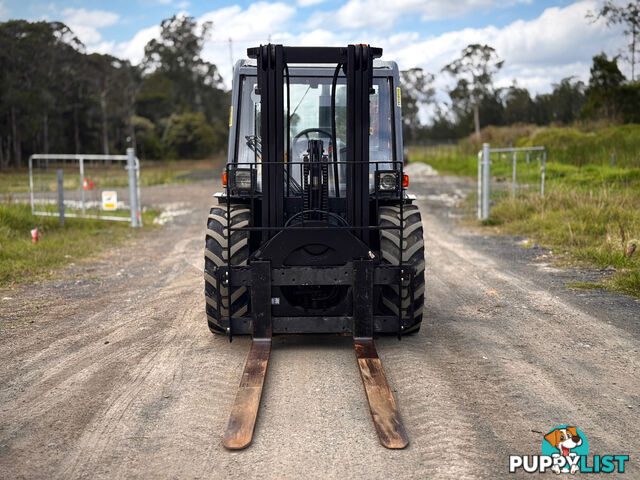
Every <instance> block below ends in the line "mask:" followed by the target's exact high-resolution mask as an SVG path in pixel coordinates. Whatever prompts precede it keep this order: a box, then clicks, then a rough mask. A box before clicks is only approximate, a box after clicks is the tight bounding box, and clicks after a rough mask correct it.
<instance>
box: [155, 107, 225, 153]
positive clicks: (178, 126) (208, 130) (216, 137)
mask: <svg viewBox="0 0 640 480" xmlns="http://www.w3.org/2000/svg"><path fill="white" fill-rule="evenodd" d="M223 141H224V140H223V138H222V136H221V135H220V134H219V133H218V132H217V131H216V130H215V129H214V128H213V127H212V126H211V125H209V124H208V123H207V120H206V119H205V116H204V114H202V113H193V112H188V113H183V114H180V115H172V116H171V117H170V118H169V123H168V125H167V133H166V137H165V148H166V152H167V153H166V155H165V156H166V157H168V158H192V159H193V158H207V157H211V156H212V155H213V154H214V153H215V151H216V150H217V149H219V148H220V146H221V144H222V142H223Z"/></svg>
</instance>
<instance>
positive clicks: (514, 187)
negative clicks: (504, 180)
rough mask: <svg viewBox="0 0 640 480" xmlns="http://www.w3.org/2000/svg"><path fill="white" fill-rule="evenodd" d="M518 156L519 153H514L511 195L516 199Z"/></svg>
mask: <svg viewBox="0 0 640 480" xmlns="http://www.w3.org/2000/svg"><path fill="white" fill-rule="evenodd" d="M516 155H518V152H513V173H512V177H513V178H512V179H511V195H513V197H514V198H515V196H516V168H517V163H518V162H517V158H516Z"/></svg>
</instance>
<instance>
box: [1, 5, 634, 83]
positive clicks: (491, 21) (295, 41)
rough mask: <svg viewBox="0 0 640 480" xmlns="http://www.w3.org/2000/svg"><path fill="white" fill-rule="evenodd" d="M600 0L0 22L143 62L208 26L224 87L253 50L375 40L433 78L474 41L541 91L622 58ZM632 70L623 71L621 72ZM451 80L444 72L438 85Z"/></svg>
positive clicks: (16, 13)
mask: <svg viewBox="0 0 640 480" xmlns="http://www.w3.org/2000/svg"><path fill="white" fill-rule="evenodd" d="M600 3H601V2H599V1H598V0H578V1H569V0H560V1H550V0H545V1H533V0H501V1H500V0H347V1H344V2H339V1H336V0H295V1H287V2H284V1H277V0H265V1H249V0H244V1H235V2H234V1H214V2H211V1H209V2H200V1H196V0H110V1H104V0H85V1H80V0H50V1H38V0H36V1H24V0H23V1H19V0H0V20H7V19H9V18H25V19H28V20H38V19H47V20H61V21H64V22H65V23H67V24H68V25H69V26H70V27H71V28H72V29H73V30H74V32H75V33H76V34H77V35H78V37H79V38H80V39H81V40H82V41H83V42H84V43H85V45H86V48H87V51H98V52H103V53H111V54H113V55H116V56H119V57H125V58H128V59H130V60H132V61H133V62H134V63H136V62H138V61H139V60H140V58H141V57H142V53H143V49H144V45H145V44H146V43H147V42H148V41H149V40H150V39H151V38H153V37H154V36H156V35H157V34H158V32H159V27H158V25H159V24H160V22H161V21H162V19H163V18H167V17H170V16H171V15H173V14H177V13H183V14H188V15H192V16H194V17H196V18H197V19H198V20H199V21H207V20H209V21H212V22H213V24H214V26H213V32H212V34H211V38H210V39H209V41H208V42H207V44H206V46H205V49H204V52H203V56H204V57H205V58H206V59H207V60H209V61H212V62H214V63H216V65H218V68H219V69H220V71H221V73H222V75H223V78H224V79H225V81H226V82H227V84H228V81H229V78H230V71H231V59H230V53H229V38H231V39H232V44H231V47H232V56H233V58H234V59H237V58H240V57H241V56H244V53H245V52H246V48H247V47H249V46H253V45H257V44H259V43H261V42H262V43H265V42H267V41H268V39H269V38H271V40H272V41H274V42H278V43H285V44H289V45H344V44H347V43H349V42H358V43H370V44H372V45H375V46H379V47H383V48H384V50H385V58H386V59H394V60H396V61H398V63H399V65H400V67H401V68H410V67H415V66H418V67H422V68H424V69H425V70H427V71H430V72H433V73H437V72H439V71H440V69H441V68H442V66H444V65H445V64H446V63H448V62H450V61H451V60H452V59H453V58H455V57H456V55H458V54H459V52H460V51H461V50H462V48H464V47H465V46H466V45H467V44H469V43H487V44H489V45H492V46H493V47H495V48H496V49H497V51H498V53H499V55H500V56H501V57H502V58H503V59H504V60H505V66H504V68H503V70H502V71H501V72H500V74H499V76H498V78H497V83H498V84H499V85H501V86H506V85H510V84H511V83H512V82H513V81H514V80H516V81H517V83H518V84H519V85H522V86H526V87H527V88H529V89H530V90H532V91H533V92H545V91H549V90H550V89H551V84H552V83H554V82H557V81H559V80H560V79H562V78H564V77H567V76H575V77H577V78H580V79H582V80H585V81H586V80H588V77H589V67H590V65H591V58H592V57H593V55H595V54H597V53H600V52H602V51H604V52H606V53H607V54H609V55H615V54H618V53H620V51H621V49H622V48H623V47H624V45H625V39H624V37H623V35H622V33H621V29H620V28H614V29H611V28H608V27H606V26H605V25H604V24H603V22H596V23H590V22H589V21H588V20H587V19H586V18H585V15H586V13H587V12H589V11H591V10H594V9H596V8H597V7H598V6H599V5H600ZM625 68H626V66H625V67H624V68H623V71H628V69H627V70H625ZM447 81H448V79H447V78H446V77H445V76H443V75H439V76H438V80H437V86H438V87H440V88H442V89H444V88H446V82H447Z"/></svg>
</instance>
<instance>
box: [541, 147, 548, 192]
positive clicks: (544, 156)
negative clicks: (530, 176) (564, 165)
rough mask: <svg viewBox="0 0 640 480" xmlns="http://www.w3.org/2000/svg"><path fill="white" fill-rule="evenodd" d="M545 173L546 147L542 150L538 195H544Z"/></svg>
mask: <svg viewBox="0 0 640 480" xmlns="http://www.w3.org/2000/svg"><path fill="white" fill-rule="evenodd" d="M546 174H547V149H546V148H545V149H544V150H542V178H541V179H540V196H542V197H544V180H545V177H546Z"/></svg>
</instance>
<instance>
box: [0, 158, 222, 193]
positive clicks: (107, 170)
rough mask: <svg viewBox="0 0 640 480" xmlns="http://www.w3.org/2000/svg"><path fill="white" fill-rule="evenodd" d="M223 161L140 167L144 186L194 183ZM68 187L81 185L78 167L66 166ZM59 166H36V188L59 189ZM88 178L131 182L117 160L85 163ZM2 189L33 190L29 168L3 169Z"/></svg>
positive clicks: (100, 182) (100, 184) (109, 183)
mask: <svg viewBox="0 0 640 480" xmlns="http://www.w3.org/2000/svg"><path fill="white" fill-rule="evenodd" d="M221 162H222V160H220V159H216V160H197V161H196V160H193V161H185V160H181V161H167V162H142V166H141V169H140V186H141V187H149V186H152V185H164V184H167V183H191V182H194V181H197V180H198V178H199V176H200V174H205V173H208V172H210V171H211V170H215V172H216V174H218V173H220V172H221V168H222V167H221V165H222V163H221ZM63 170H64V188H65V190H74V189H79V188H81V185H80V183H81V179H80V176H79V173H78V172H79V171H78V166H77V164H76V165H75V166H66V167H65V168H64V169H63ZM56 175H57V174H56V168H55V167H51V168H50V169H48V170H45V169H38V168H34V175H33V177H34V188H35V190H36V191H48V192H55V191H56V189H57V176H56ZM85 178H87V181H89V180H91V181H92V182H93V183H95V186H96V188H100V189H102V188H119V187H126V186H127V185H128V184H129V180H128V177H127V171H126V170H125V169H124V164H123V163H121V162H119V163H117V164H116V163H114V164H113V165H111V166H108V167H107V166H102V167H98V166H92V165H90V164H89V163H86V165H85ZM0 192H2V193H4V194H14V193H26V192H29V170H28V169H27V168H22V169H17V170H7V171H4V172H0Z"/></svg>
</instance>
